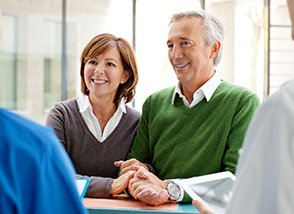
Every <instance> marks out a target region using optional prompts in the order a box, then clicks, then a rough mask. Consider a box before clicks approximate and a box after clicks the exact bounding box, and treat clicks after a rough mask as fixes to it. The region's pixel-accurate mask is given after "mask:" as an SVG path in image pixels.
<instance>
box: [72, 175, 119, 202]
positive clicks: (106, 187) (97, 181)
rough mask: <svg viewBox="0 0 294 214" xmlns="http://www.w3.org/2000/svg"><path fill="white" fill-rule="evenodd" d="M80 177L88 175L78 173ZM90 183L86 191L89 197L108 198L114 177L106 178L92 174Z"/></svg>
mask: <svg viewBox="0 0 294 214" xmlns="http://www.w3.org/2000/svg"><path fill="white" fill-rule="evenodd" d="M76 176H77V177H78V178H80V177H88V176H82V175H79V174H77V175H76ZM89 178H90V184H89V187H88V189H87V192H86V196H87V197H92V198H108V197H109V196H110V195H109V191H110V187H111V185H112V183H113V180H114V179H113V178H104V177H98V176H90V177H89Z"/></svg>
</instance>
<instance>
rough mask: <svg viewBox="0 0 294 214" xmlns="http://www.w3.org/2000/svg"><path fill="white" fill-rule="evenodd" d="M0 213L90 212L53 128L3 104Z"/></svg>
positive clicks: (0, 130) (0, 120)
mask: <svg viewBox="0 0 294 214" xmlns="http://www.w3.org/2000/svg"><path fill="white" fill-rule="evenodd" d="M0 127H1V128H0V213H8V214H9V213H25V214H26V213H28V214H34V213H36V214H37V213H42V214H46V213H48V214H49V213H50V214H51V213H54V214H56V213H86V211H85V208H84V207H83V204H82V201H81V199H80V197H79V195H78V192H77V188H76V183H75V179H74V173H75V172H74V168H73V166H72V164H71V162H70V160H69V158H68V156H67V155H66V153H65V151H64V149H63V148H62V146H61V143H60V142H59V141H58V138H57V137H56V135H55V134H54V132H53V130H50V129H49V128H46V127H43V126H41V125H39V124H37V123H34V122H32V121H30V120H28V119H25V118H23V117H21V116H19V115H17V114H15V113H11V112H8V111H6V110H3V109H1V108H0Z"/></svg>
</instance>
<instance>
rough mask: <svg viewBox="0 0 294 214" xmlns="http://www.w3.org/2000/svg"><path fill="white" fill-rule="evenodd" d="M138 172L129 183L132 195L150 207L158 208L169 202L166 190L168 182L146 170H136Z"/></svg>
mask: <svg viewBox="0 0 294 214" xmlns="http://www.w3.org/2000/svg"><path fill="white" fill-rule="evenodd" d="M135 169H136V170H137V172H136V173H135V175H134V177H133V178H132V179H131V180H130V182H129V192H130V194H131V195H132V196H133V197H134V198H136V199H138V200H140V201H142V202H144V203H145V204H148V205H153V206H157V205H160V204H163V203H165V202H167V201H168V199H169V194H168V193H167V191H166V190H165V188H166V185H167V182H165V181H162V180H160V179H159V178H157V177H156V176H155V175H154V174H153V173H151V172H149V171H147V170H146V169H145V168H142V167H141V168H135Z"/></svg>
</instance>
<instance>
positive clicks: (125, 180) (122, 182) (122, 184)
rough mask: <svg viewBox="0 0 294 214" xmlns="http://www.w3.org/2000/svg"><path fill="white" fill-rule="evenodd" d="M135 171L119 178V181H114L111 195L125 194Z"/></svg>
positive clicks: (110, 191)
mask: <svg viewBox="0 0 294 214" xmlns="http://www.w3.org/2000/svg"><path fill="white" fill-rule="evenodd" d="M134 174H135V171H133V170H130V171H128V172H127V173H125V174H123V175H121V176H119V177H118V178H117V179H114V181H113V183H112V185H111V188H110V190H109V194H111V195H118V194H120V193H121V192H123V191H124V190H125V189H126V188H127V187H128V185H129V181H130V180H131V178H133V177H134Z"/></svg>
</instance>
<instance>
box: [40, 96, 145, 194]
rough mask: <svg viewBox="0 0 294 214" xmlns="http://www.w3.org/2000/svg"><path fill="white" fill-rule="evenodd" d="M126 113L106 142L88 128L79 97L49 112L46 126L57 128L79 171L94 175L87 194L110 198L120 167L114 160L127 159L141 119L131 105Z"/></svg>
mask: <svg viewBox="0 0 294 214" xmlns="http://www.w3.org/2000/svg"><path fill="white" fill-rule="evenodd" d="M126 112H127V113H123V115H122V118H121V120H120V122H119V124H118V125H117V127H116V128H115V129H114V130H113V132H112V133H111V134H110V136H108V138H107V139H106V140H105V141H103V143H100V142H99V141H98V140H97V139H96V138H95V137H94V135H93V134H92V133H91V131H90V130H89V129H88V126H87V124H86V123H85V121H84V119H83V117H82V115H81V114H80V112H79V108H78V104H77V101H76V99H70V100H66V101H62V102H59V103H57V104H55V106H54V107H53V108H52V109H51V110H50V112H49V115H48V118H47V121H46V125H48V126H51V127H53V128H54V130H55V132H56V134H57V136H58V138H59V139H60V141H61V143H62V144H63V145H64V147H65V149H66V152H67V153H68V155H69V157H70V159H71V161H72V163H73V165H74V167H75V169H76V172H77V174H79V176H89V177H90V178H91V181H90V185H89V187H88V190H87V193H86V196H88V197H109V189H110V186H111V184H112V182H113V179H114V178H117V176H118V170H119V169H118V168H117V167H115V166H114V165H113V163H114V161H117V160H125V159H126V156H127V153H128V151H129V149H130V146H131V145H132V143H133V140H134V137H135V133H136V130H137V126H138V122H139V118H140V113H139V112H138V111H136V110H135V109H133V108H131V107H129V106H126Z"/></svg>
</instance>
